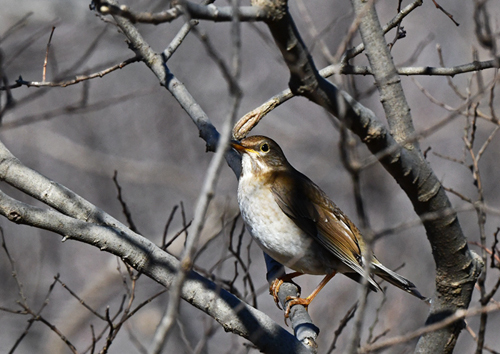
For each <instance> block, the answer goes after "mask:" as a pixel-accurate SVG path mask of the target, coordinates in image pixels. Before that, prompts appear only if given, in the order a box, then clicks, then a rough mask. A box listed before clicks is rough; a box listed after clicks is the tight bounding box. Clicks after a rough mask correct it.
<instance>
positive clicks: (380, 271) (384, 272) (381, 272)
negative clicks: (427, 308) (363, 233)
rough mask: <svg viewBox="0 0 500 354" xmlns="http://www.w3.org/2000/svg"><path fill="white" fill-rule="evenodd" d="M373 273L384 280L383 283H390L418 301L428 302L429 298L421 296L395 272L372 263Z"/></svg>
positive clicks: (408, 282) (410, 283)
mask: <svg viewBox="0 0 500 354" xmlns="http://www.w3.org/2000/svg"><path fill="white" fill-rule="evenodd" d="M373 273H374V274H376V275H378V276H379V277H381V278H382V279H384V280H385V281H387V282H389V283H391V284H392V285H394V286H397V287H398V288H400V289H401V290H404V291H406V292H408V293H410V294H412V295H413V296H415V297H418V298H419V299H420V300H424V301H426V302H428V301H429V298H427V297H425V296H423V295H422V294H420V292H419V291H418V290H417V287H416V286H415V284H413V283H412V282H411V281H409V280H408V279H406V278H404V277H402V276H401V275H399V274H398V273H396V272H393V271H392V270H390V269H389V268H387V267H386V266H384V265H383V264H381V263H379V262H376V261H375V262H373Z"/></svg>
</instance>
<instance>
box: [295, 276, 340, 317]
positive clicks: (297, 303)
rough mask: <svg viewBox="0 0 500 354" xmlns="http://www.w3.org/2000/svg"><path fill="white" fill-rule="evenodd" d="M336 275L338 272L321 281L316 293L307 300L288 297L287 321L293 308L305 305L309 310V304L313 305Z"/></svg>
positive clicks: (315, 290)
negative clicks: (317, 296)
mask: <svg viewBox="0 0 500 354" xmlns="http://www.w3.org/2000/svg"><path fill="white" fill-rule="evenodd" d="M335 274H337V272H333V273H330V274H327V275H326V276H325V277H324V278H323V280H322V281H321V283H319V285H318V287H317V288H316V289H314V291H313V292H312V293H311V295H309V296H308V297H306V298H305V299H304V298H301V297H296V296H287V298H286V301H287V302H288V304H287V305H286V311H285V320H286V319H287V318H288V316H289V315H290V309H291V308H292V306H295V305H303V306H304V307H305V308H306V310H307V307H308V306H309V304H310V303H311V301H312V300H313V299H314V298H315V297H316V295H318V293H319V292H320V291H321V289H323V287H324V286H325V285H326V284H327V283H328V282H329V281H330V279H332V278H333V277H334V276H335Z"/></svg>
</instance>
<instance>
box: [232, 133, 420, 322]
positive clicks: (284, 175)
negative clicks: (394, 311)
mask: <svg viewBox="0 0 500 354" xmlns="http://www.w3.org/2000/svg"><path fill="white" fill-rule="evenodd" d="M231 146H232V148H233V149H234V150H236V151H237V152H238V153H239V154H240V155H241V158H242V169H241V176H240V179H239V184H238V203H239V207H240V210H241V215H242V217H243V220H244V221H245V223H246V225H247V227H248V230H249V232H250V234H251V235H252V237H253V238H254V239H255V241H256V242H257V244H258V245H259V246H260V247H261V248H262V250H263V251H264V252H266V253H267V254H268V255H269V256H271V257H272V258H273V259H275V260H276V261H278V262H280V263H281V264H283V265H285V266H287V267H288V268H291V269H293V270H294V271H295V272H294V273H290V274H285V275H284V276H282V277H280V278H278V279H276V280H275V281H274V282H273V284H272V285H271V287H270V291H271V293H272V295H273V296H274V299H275V301H277V299H278V297H277V294H278V291H279V287H280V286H281V284H282V283H283V281H288V280H291V279H292V278H294V277H296V276H299V275H302V274H314V275H325V277H324V279H323V280H322V281H321V283H320V284H319V285H318V287H317V288H316V289H315V290H314V291H313V292H312V293H311V295H309V296H308V297H306V298H300V297H289V298H287V301H288V300H290V301H288V305H287V308H286V311H285V318H287V317H288V315H289V312H290V308H291V307H292V306H294V305H297V304H301V305H304V306H306V308H307V306H308V305H309V304H310V303H311V301H312V300H313V299H314V297H315V296H316V295H317V294H318V293H319V291H320V290H321V289H322V288H323V287H324V286H325V285H326V284H327V283H328V281H329V280H330V279H331V278H332V277H333V276H334V275H335V274H336V273H342V274H344V275H346V276H348V277H349V278H351V279H353V280H355V281H357V282H361V280H362V277H363V275H364V274H365V272H364V269H363V267H364V264H365V263H366V260H365V259H364V257H363V253H364V249H365V247H366V246H365V243H364V241H363V237H362V236H361V233H360V232H359V230H358V229H357V227H356V226H355V225H354V224H353V223H352V221H351V220H349V218H348V217H347V216H346V215H345V214H344V213H343V212H342V210H340V209H339V208H338V207H337V206H336V205H335V203H333V202H332V201H331V200H330V198H328V196H327V195H326V194H325V193H324V192H323V191H322V190H321V189H320V188H319V187H318V186H317V185H316V184H314V182H312V181H311V180H310V179H309V178H307V177H306V176H305V175H303V174H302V173H300V172H299V171H297V170H296V169H295V168H293V167H292V165H290V163H289V162H288V161H287V159H286V158H285V155H284V154H283V151H282V150H281V148H280V147H279V145H278V144H277V143H276V142H275V141H274V140H272V139H270V138H267V137H265V136H251V137H247V138H245V139H242V140H241V141H240V142H238V141H232V142H231ZM371 273H372V274H375V275H377V276H379V277H381V278H382V279H384V280H386V281H387V282H389V283H391V284H393V285H395V286H397V287H398V288H400V289H402V290H404V291H406V292H408V293H410V294H412V295H414V296H416V297H418V298H419V299H422V300H425V299H426V298H425V297H423V296H422V295H421V294H420V293H419V292H418V290H417V289H416V287H415V285H414V284H413V283H412V282H410V281H409V280H407V279H405V278H404V277H402V276H401V275H399V274H397V273H395V272H393V271H392V270H390V269H389V268H387V267H385V266H384V265H383V264H382V263H380V262H379V261H378V259H377V258H375V256H372V259H371ZM368 282H369V286H370V288H371V289H372V290H374V291H377V290H381V288H380V286H379V284H378V283H377V282H376V281H375V279H374V278H373V276H372V275H371V276H370V277H368Z"/></svg>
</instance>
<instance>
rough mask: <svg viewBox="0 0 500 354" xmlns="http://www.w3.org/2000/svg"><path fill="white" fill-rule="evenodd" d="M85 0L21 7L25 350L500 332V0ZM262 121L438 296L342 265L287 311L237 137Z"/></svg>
mask: <svg viewBox="0 0 500 354" xmlns="http://www.w3.org/2000/svg"><path fill="white" fill-rule="evenodd" d="M13 3H14V2H13ZM63 3H64V5H63V4H62V3H59V4H58V5H54V6H53V7H50V8H43V7H42V6H43V5H40V4H35V3H33V4H32V5H31V6H33V9H32V10H33V12H34V13H28V14H25V13H23V14H20V13H19V11H20V10H21V9H19V8H17V7H16V6H17V5H15V4H13V5H12V6H8V7H6V9H8V10H9V11H6V12H5V14H2V15H0V16H1V17H2V18H3V19H4V20H5V23H8V26H7V27H5V28H2V31H3V34H2V35H1V37H0V46H1V47H0V78H1V82H2V84H1V87H0V89H1V91H0V94H1V96H0V98H1V100H0V118H1V119H2V120H1V126H0V130H1V137H2V143H0V157H1V158H0V178H1V180H2V181H3V182H5V183H3V184H2V189H1V191H0V213H1V214H2V215H3V216H4V217H5V218H6V219H8V220H9V221H10V222H6V221H5V220H4V221H2V224H1V225H2V257H1V258H0V264H2V271H1V273H0V276H1V282H2V284H3V285H2V286H1V295H2V296H1V298H0V310H1V311H2V312H1V314H2V315H0V316H2V317H0V333H2V334H0V338H1V342H2V350H3V348H5V349H6V352H10V353H13V352H33V351H37V352H42V351H47V352H58V351H62V350H63V349H62V348H61V347H58V346H57V345H61V344H62V345H64V347H65V349H64V350H65V351H69V352H73V353H88V352H91V353H94V352H101V353H106V352H113V351H116V352H136V351H138V352H141V353H160V352H162V351H164V352H169V351H172V350H174V349H175V350H179V351H180V350H182V351H184V352H193V353H204V352H217V353H220V352H231V353H232V352H246V351H252V350H254V351H257V350H260V351H263V352H269V353H295V352H297V353H298V352H301V353H302V352H304V353H310V352H320V353H324V352H325V353H326V352H335V349H337V351H338V352H343V353H344V352H348V353H368V352H375V351H381V350H384V349H388V350H391V349H394V348H397V350H399V351H410V350H414V351H415V352H418V353H450V352H452V351H454V350H455V351H456V352H464V353H465V352H471V351H475V352H476V353H481V352H484V351H487V352H491V353H498V352H499V348H500V341H499V338H498V336H497V335H496V334H495V332H496V331H497V330H496V328H498V326H499V325H500V318H499V315H498V310H500V304H499V302H498V301H497V300H495V299H498V294H497V290H498V288H499V287H500V273H499V270H500V258H499V254H500V253H499V251H500V246H499V237H500V236H499V233H500V232H499V230H500V223H499V216H500V198H499V192H498V187H497V184H498V183H497V181H498V175H499V174H498V167H497V164H498V163H497V161H498V159H499V156H498V151H500V150H499V148H500V140H499V139H498V137H497V131H498V128H499V120H498V117H497V114H496V111H497V110H498V99H496V95H495V93H496V91H495V90H496V89H497V88H498V81H499V76H498V68H499V66H500V55H499V53H498V49H497V45H498V40H499V34H498V33H499V31H498V28H496V27H495V26H496V24H497V22H498V16H500V13H499V12H498V9H497V7H495V6H494V4H493V2H488V1H479V0H477V1H474V2H470V4H469V3H468V4H466V5H460V6H458V7H457V6H455V5H456V4H454V3H453V2H445V3H439V4H438V3H437V2H434V1H433V5H432V6H431V4H430V3H426V4H422V2H421V1H414V2H411V3H408V4H403V3H401V2H400V3H399V4H398V5H397V6H396V7H394V6H395V5H394V4H389V3H384V2H380V3H377V11H378V13H377V11H376V9H375V4H374V2H371V1H368V2H366V1H361V0H352V1H351V4H350V6H348V4H341V3H333V4H331V3H330V2H323V3H320V2H318V3H316V2H314V4H312V3H308V2H305V1H303V0H298V1H297V2H293V3H287V2H286V1H272V0H262V1H258V0H255V1H252V2H251V4H241V3H240V2H238V1H232V2H230V4H229V5H227V4H218V3H212V2H211V1H205V2H202V3H201V4H198V3H194V2H189V1H178V2H172V3H170V2H168V1H162V2H151V3H148V2H144V3H143V2H138V3H135V2H130V3H129V4H127V5H121V4H118V3H116V2H115V1H93V2H92V3H91V4H90V11H88V10H87V11H86V12H85V9H84V8H82V6H81V4H79V3H77V2H73V3H72V2H63ZM422 5H423V6H422ZM434 5H435V6H434ZM58 6H59V7H58ZM462 6H463V8H462ZM14 8H15V10H13V9H14ZM69 8H72V10H71V11H73V16H74V18H75V21H73V22H72V21H71V16H70V15H68V14H67V13H66V12H65V11H63V9H69ZM11 10H12V11H11ZM68 11H69V12H68V13H70V12H71V11H70V10H68ZM12 13H14V14H15V15H12ZM42 13H45V14H47V13H48V14H52V15H54V16H53V17H55V14H58V15H59V16H61V18H62V19H61V20H59V21H57V20H54V21H50V20H47V19H46V18H43V16H41V14H42ZM458 13H459V14H458ZM61 14H62V15H61ZM381 14H382V15H381ZM83 16H86V17H85V19H84V20H81V18H83ZM33 18H36V21H35V20H33ZM7 19H8V21H7ZM76 19H79V20H76ZM459 24H460V27H458V25H459ZM153 25H156V26H153ZM462 28H465V30H462ZM444 29H445V30H444ZM459 30H460V31H461V32H458V31H459ZM441 31H442V32H443V33H441ZM417 32H422V34H421V36H420V37H419V36H417V35H415V33H417ZM444 32H445V33H444ZM60 33H61V34H60ZM441 35H443V36H444V37H440V36H441ZM436 37H439V38H444V39H446V41H447V42H446V43H445V45H444V48H442V47H441V46H439V45H438V46H437V48H436V49H437V50H435V49H433V48H430V49H429V47H430V46H429V44H430V43H432V42H433V41H436V42H437V40H436V39H435V38H436ZM419 41H420V42H419ZM42 42H44V43H43V44H42ZM448 43H452V45H450V46H448V45H447V44H448ZM471 46H472V47H473V50H472V55H470V54H469V52H470V47H471ZM462 47H463V48H465V47H466V49H462ZM158 48H160V49H158ZM457 48H458V49H457ZM448 51H452V52H453V53H458V54H457V55H455V56H454V57H453V59H449V57H448V55H447V52H448ZM429 53H432V55H434V56H435V58H436V59H434V60H435V61H436V62H437V63H439V65H437V64H433V63H431V62H430V61H431V59H430V54H429ZM480 57H487V59H486V60H483V59H481V58H480ZM366 59H367V60H366ZM404 60H406V61H405V62H404ZM451 61H453V64H448V62H451ZM401 62H403V64H400V63H401ZM416 63H418V64H416ZM143 64H145V65H143ZM320 66H322V67H323V68H322V69H321V70H319V69H318V67H320ZM120 69H121V70H120ZM146 69H147V70H146ZM151 72H152V73H153V74H154V75H150V74H151ZM34 75H38V77H41V81H37V80H35V79H34V77H35V76H34ZM404 76H411V78H412V79H411V80H410V79H408V80H407V79H402V77H404ZM14 77H18V79H17V80H16V79H13V78H14ZM94 79H95V80H94ZM287 80H288V88H286V89H285V87H284V85H285V83H286V81H287ZM158 82H159V83H160V85H161V87H159V86H158ZM165 89H166V90H167V91H168V92H169V94H170V95H169V96H166V95H165V94H164V91H165ZM408 92H411V94H409V93H408ZM444 92H445V93H444ZM299 96H302V97H305V98H307V100H304V99H301V98H300V97H299ZM415 96H418V99H417V98H414V97H415ZM378 102H381V103H382V104H381V105H380V104H379V103H378ZM255 107H257V108H255ZM410 108H411V110H410ZM241 112H248V113H247V114H245V115H243V117H240V113H241ZM268 114H269V115H268ZM325 116H327V119H322V121H320V120H319V119H320V118H316V117H321V118H324V117H325ZM186 117H188V118H190V120H191V122H193V123H194V125H192V124H191V123H189V124H188V123H185V122H188V120H187V119H186ZM381 117H385V120H386V121H385V122H384V120H383V119H382V118H381ZM266 124H267V125H266ZM262 126H265V130H262V131H261V132H262V133H263V134H265V135H269V136H272V137H273V138H276V140H277V141H278V142H280V143H281V142H283V144H282V145H283V148H284V150H285V153H286V154H287V156H289V157H291V158H292V159H297V160H300V161H302V168H300V166H297V165H299V164H295V163H294V165H296V166H297V167H299V169H300V170H303V171H304V172H306V174H307V175H309V176H311V177H313V179H314V180H318V179H319V180H320V184H325V185H326V186H327V187H326V188H325V190H327V191H328V192H329V193H328V194H330V195H331V196H333V197H334V198H333V199H334V201H336V202H337V203H338V204H339V206H341V207H342V208H343V209H344V210H345V209H346V208H349V207H348V206H349V205H352V212H351V213H348V214H354V215H356V216H357V218H356V219H357V221H358V222H357V224H358V225H359V226H360V228H361V229H362V232H363V234H364V235H365V238H366V240H367V241H368V244H369V248H375V249H376V253H377V254H378V255H379V258H381V259H382V260H383V261H384V263H385V264H388V262H392V264H393V267H394V268H395V267H397V266H400V265H405V267H404V268H403V269H402V270H400V272H401V273H402V274H404V275H405V277H408V278H409V279H411V280H413V281H415V283H417V285H418V287H419V289H420V290H421V291H422V292H423V293H427V295H428V296H430V298H431V302H430V306H428V305H427V304H425V303H423V302H418V300H415V299H408V298H409V297H408V296H406V295H405V294H404V293H402V292H397V290H396V291H395V292H394V293H393V289H388V290H387V292H386V293H385V294H382V295H378V294H370V293H368V290H367V287H362V286H356V284H354V283H352V282H351V283H349V280H345V279H335V280H333V281H332V283H335V284H336V285H337V284H344V283H343V281H346V283H345V285H346V287H343V286H335V287H332V289H331V290H330V293H328V295H326V294H325V292H328V290H326V289H325V290H323V291H322V293H321V294H322V296H323V297H320V296H319V297H318V299H317V300H315V302H314V303H313V304H312V305H311V306H310V309H309V311H310V313H311V316H309V313H308V312H307V311H306V310H305V309H304V308H303V307H302V306H295V307H293V310H292V311H291V317H290V322H291V326H292V329H293V330H294V335H292V334H291V333H290V332H289V331H288V330H287V329H286V327H284V326H282V324H283V320H282V317H281V316H282V312H281V311H279V310H277V309H276V308H275V307H274V304H273V301H272V298H271V297H269V296H268V295H267V282H266V281H264V277H263V275H264V274H265V273H266V272H267V281H272V280H273V279H274V278H275V277H276V276H277V275H279V274H280V273H281V272H282V271H283V269H282V266H281V265H279V264H276V262H274V261H273V260H271V259H269V258H267V257H266V266H267V270H264V269H263V265H262V264H263V263H264V262H262V258H258V257H261V255H259V254H258V253H259V250H258V249H257V248H256V247H254V245H253V243H252V242H251V240H250V239H249V237H248V236H247V235H245V234H244V225H242V223H241V221H240V220H239V218H238V211H237V207H236V204H235V194H236V193H235V189H236V184H235V182H234V175H236V176H238V175H239V168H240V167H239V165H240V160H239V158H238V156H237V155H236V154H235V153H234V152H232V151H230V150H229V149H228V142H229V140H230V139H241V138H243V137H245V136H246V135H247V134H249V132H250V131H251V130H252V129H254V128H255V131H259V129H260V127H262ZM331 126H333V128H332V129H330V127H331ZM329 129H330V130H329ZM198 136H199V137H201V138H202V140H203V144H204V146H203V144H202V143H201V140H200V139H198V138H197V137H198ZM4 144H5V145H4ZM7 147H9V149H8V148H7ZM334 147H335V148H334ZM204 149H206V151H212V152H215V153H214V154H213V155H202V154H201V152H204ZM332 150H335V152H334V153H332ZM11 151H12V152H11ZM332 155H335V157H332ZM336 162H338V163H336ZM226 163H227V164H228V165H229V167H230V168H231V169H232V171H233V172H234V174H233V175H232V176H231V175H230V174H229V173H227V172H228V171H227V170H228V169H225V168H224V165H225V164H226ZM341 165H342V166H343V169H340V168H339V166H341ZM28 166H29V167H28ZM380 166H381V167H383V169H381V168H380ZM306 170H308V171H306ZM313 171H316V172H313ZM339 171H340V172H339ZM45 175H47V176H49V177H45ZM314 177H317V178H314ZM56 180H57V181H58V182H56ZM231 180H232V181H233V182H230V181H231ZM394 181H395V182H396V183H397V184H395V183H393V182H394ZM226 182H227V183H226ZM66 186H67V187H66ZM346 186H349V187H348V188H346ZM70 188H71V189H70ZM330 191H332V192H331V193H330ZM334 192H335V193H334ZM116 195H117V197H116ZM336 195H338V197H335V196H336ZM228 196H230V197H228ZM91 200H92V201H93V202H90V201H91ZM183 201H185V203H184V202H183ZM408 201H409V202H410V203H411V205H410V203H407V202H408ZM40 202H41V203H40ZM405 203H406V204H405ZM411 207H413V211H412V210H411ZM346 211H347V210H346ZM415 214H416V215H415ZM111 215H114V216H111ZM353 218H354V217H353ZM119 219H121V220H122V221H120V220H119ZM459 219H460V221H459ZM11 222H12V223H11ZM14 223H15V224H21V225H29V226H33V227H35V228H36V229H27V228H25V227H24V226H19V225H15V224H14ZM42 230H48V231H49V232H47V231H42ZM53 233H56V234H59V235H61V236H62V237H63V241H67V242H65V243H64V244H63V245H61V244H60V243H57V244H56V243H54V242H53V239H54V238H53V237H50V236H47V237H45V235H46V234H47V235H53ZM403 234H404V235H406V236H404V237H402V235H403ZM424 234H425V235H426V236H427V239H425V238H424V236H423V235H424ZM23 235H26V236H23ZM395 235H397V236H398V237H396V236H395ZM407 235H412V236H415V237H408V236H407ZM399 236H401V237H399ZM34 239H36V240H37V241H33V240H34ZM70 241H80V243H74V242H70ZM376 241H377V242H376ZM82 243H83V244H82ZM429 245H430V247H429ZM88 246H93V247H88ZM68 248H69V250H68ZM96 249H100V250H101V251H105V252H104V253H102V254H100V255H96V252H95V250H96ZM109 253H111V254H113V255H115V256H117V260H118V262H116V261H114V260H113V263H112V265H110V263H109V255H108V256H106V255H107V254H109ZM391 258H392V260H391ZM387 260H388V261H387ZM432 261H433V262H432ZM50 275H52V276H53V280H52V279H51V278H50ZM302 278H307V277H302ZM311 278H312V277H311ZM337 278H339V277H337ZM150 280H153V281H154V282H156V283H153V282H151V281H150ZM311 283H315V280H314V279H313V280H311ZM165 289H167V290H165ZM474 289H476V291H474ZM298 291H299V289H298V287H297V286H296V285H295V284H294V283H286V284H285V285H284V286H283V287H282V288H281V289H280V294H279V297H280V302H281V305H282V306H285V302H286V298H287V296H290V295H296V294H297V292H298ZM405 296H406V297H405ZM167 298H168V300H167ZM181 300H185V303H183V302H181ZM165 304H167V305H165ZM471 304H472V305H471ZM321 306H322V307H321ZM316 309H317V310H316ZM204 314H206V315H208V316H210V317H211V318H212V319H208V320H207V318H208V317H207V316H205V315H204ZM19 319H21V320H19ZM214 320H215V321H214ZM319 328H320V329H321V331H322V334H321V336H318V334H319ZM221 329H224V331H226V332H232V333H234V335H232V336H230V337H228V336H224V335H223V334H222V333H220V332H222V331H221ZM464 329H466V331H467V332H468V333H463V332H464V331H463V330H464ZM48 333H50V334H48ZM45 336H48V337H45ZM45 338H51V339H47V340H45ZM240 338H245V339H246V340H248V341H250V342H251V344H249V343H248V342H247V341H243V340H240ZM56 342H57V343H58V344H55V343H56ZM42 346H43V348H42Z"/></svg>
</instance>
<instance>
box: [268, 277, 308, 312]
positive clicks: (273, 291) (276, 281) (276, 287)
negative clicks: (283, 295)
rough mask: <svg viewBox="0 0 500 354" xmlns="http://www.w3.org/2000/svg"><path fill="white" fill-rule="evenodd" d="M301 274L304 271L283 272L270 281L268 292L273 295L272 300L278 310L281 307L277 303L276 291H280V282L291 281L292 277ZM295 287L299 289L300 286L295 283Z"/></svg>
mask: <svg viewBox="0 0 500 354" xmlns="http://www.w3.org/2000/svg"><path fill="white" fill-rule="evenodd" d="M303 274H304V273H301V272H293V273H289V274H284V275H282V276H280V277H278V278H276V279H274V280H273V282H272V283H271V286H269V294H271V295H272V296H273V299H274V302H275V303H276V306H278V308H279V309H280V310H281V307H280V305H279V299H278V292H279V291H280V287H281V284H283V283H284V282H286V281H287V282H288V281H292V279H293V278H295V277H298V276H300V275H303ZM294 284H295V283H294ZM295 285H297V284H295ZM297 287H299V289H300V286H298V285H297ZM299 292H300V290H299Z"/></svg>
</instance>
